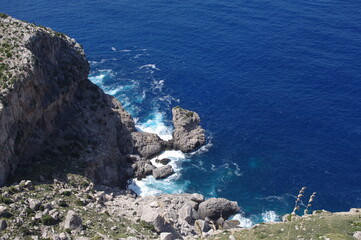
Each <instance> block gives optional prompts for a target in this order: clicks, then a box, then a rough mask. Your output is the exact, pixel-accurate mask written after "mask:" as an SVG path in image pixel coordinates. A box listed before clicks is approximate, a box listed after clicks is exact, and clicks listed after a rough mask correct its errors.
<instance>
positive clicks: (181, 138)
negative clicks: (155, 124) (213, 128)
mask: <svg viewBox="0 0 361 240" xmlns="http://www.w3.org/2000/svg"><path fill="white" fill-rule="evenodd" d="M172 114H173V124H174V131H173V147H174V148H175V149H179V150H181V151H182V152H191V151H193V150H195V149H196V148H198V147H200V146H202V145H203V144H204V143H205V142H206V136H205V131H204V129H203V128H202V127H201V126H200V121H201V120H200V118H199V115H198V114H197V113H196V112H192V111H189V110H186V109H183V108H180V107H174V108H173V109H172Z"/></svg>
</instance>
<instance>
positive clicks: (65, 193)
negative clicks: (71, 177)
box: [61, 191, 71, 197]
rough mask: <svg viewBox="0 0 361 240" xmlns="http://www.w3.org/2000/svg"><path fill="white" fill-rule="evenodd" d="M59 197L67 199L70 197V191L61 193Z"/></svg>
mask: <svg viewBox="0 0 361 240" xmlns="http://www.w3.org/2000/svg"><path fill="white" fill-rule="evenodd" d="M61 195H63V196H68V197H69V196H70V195H71V191H64V192H62V193H61Z"/></svg>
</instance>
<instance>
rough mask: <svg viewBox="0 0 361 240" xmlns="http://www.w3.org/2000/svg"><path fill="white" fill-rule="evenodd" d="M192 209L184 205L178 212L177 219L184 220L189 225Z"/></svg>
mask: <svg viewBox="0 0 361 240" xmlns="http://www.w3.org/2000/svg"><path fill="white" fill-rule="evenodd" d="M192 209H193V208H192V207H191V206H190V205H188V204H186V205H184V206H183V207H182V208H181V209H180V210H179V212H178V215H179V219H180V220H184V221H186V222H187V223H191V221H192V215H193V214H192Z"/></svg>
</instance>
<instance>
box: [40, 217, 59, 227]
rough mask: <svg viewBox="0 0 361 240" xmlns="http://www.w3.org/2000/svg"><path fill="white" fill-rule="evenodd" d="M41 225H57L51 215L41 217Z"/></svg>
mask: <svg viewBox="0 0 361 240" xmlns="http://www.w3.org/2000/svg"><path fill="white" fill-rule="evenodd" d="M41 223H42V224H44V225H46V226H50V225H54V224H56V220H55V219H54V218H53V217H52V216H50V215H49V214H44V215H43V216H42V217H41Z"/></svg>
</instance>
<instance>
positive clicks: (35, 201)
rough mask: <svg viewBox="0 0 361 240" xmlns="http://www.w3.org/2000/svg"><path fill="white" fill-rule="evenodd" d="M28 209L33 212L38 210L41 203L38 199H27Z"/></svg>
mask: <svg viewBox="0 0 361 240" xmlns="http://www.w3.org/2000/svg"><path fill="white" fill-rule="evenodd" d="M28 203H29V207H30V208H31V209H33V210H34V211H37V210H39V207H40V206H41V201H40V200H38V199H31V198H29V199H28Z"/></svg>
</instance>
